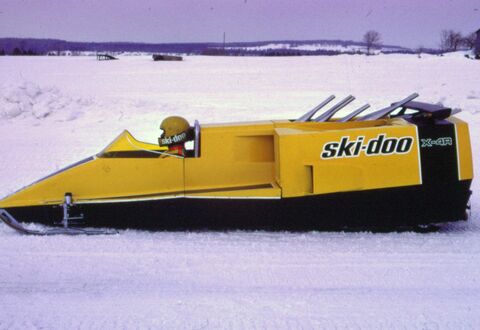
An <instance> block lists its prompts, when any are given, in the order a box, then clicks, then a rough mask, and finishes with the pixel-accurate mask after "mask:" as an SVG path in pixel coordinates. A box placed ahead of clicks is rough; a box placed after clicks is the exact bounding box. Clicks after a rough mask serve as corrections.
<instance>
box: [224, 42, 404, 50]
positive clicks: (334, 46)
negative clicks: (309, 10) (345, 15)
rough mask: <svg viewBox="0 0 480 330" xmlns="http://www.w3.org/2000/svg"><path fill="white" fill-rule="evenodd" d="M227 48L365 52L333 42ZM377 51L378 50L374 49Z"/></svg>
mask: <svg viewBox="0 0 480 330" xmlns="http://www.w3.org/2000/svg"><path fill="white" fill-rule="evenodd" d="M226 48H227V49H232V50H235V49H241V50H245V51H262V50H280V49H285V50H306V51H318V50H329V51H336V52H340V53H356V52H361V53H366V47H365V46H360V45H343V44H339V43H335V42H320V43H319V42H310V43H295V42H293V43H274V42H272V43H266V44H263V45H258V46H247V47H226ZM382 50H384V51H385V52H392V51H396V52H399V51H402V50H405V49H401V48H399V47H393V46H389V47H382ZM376 52H378V50H377V51H376Z"/></svg>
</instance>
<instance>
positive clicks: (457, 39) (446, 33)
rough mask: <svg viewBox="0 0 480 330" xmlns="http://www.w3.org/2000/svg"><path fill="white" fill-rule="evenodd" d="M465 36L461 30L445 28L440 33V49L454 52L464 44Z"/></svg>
mask: <svg viewBox="0 0 480 330" xmlns="http://www.w3.org/2000/svg"><path fill="white" fill-rule="evenodd" d="M462 41H463V37H462V34H461V33H460V32H457V31H453V30H443V31H442V32H441V33H440V49H441V50H442V52H454V51H456V50H457V49H458V47H460V46H461V45H462Z"/></svg>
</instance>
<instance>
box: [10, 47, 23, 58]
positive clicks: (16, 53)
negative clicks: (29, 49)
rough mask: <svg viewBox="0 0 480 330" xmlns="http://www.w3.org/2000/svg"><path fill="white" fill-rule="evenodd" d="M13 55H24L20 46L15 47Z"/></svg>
mask: <svg viewBox="0 0 480 330" xmlns="http://www.w3.org/2000/svg"><path fill="white" fill-rule="evenodd" d="M12 55H15V56H18V55H22V50H21V49H20V48H18V47H15V48H14V49H13V52H12Z"/></svg>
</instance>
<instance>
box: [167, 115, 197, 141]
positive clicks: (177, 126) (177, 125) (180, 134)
mask: <svg viewBox="0 0 480 330" xmlns="http://www.w3.org/2000/svg"><path fill="white" fill-rule="evenodd" d="M189 128H190V125H189V124H188V121H187V120H186V119H185V118H183V117H179V116H171V117H167V118H165V119H164V120H163V121H162V123H161V124H160V129H161V130H163V134H162V136H161V138H160V139H159V140H160V145H170V144H176V143H181V142H184V141H186V140H187V138H188V136H187V135H188V130H189Z"/></svg>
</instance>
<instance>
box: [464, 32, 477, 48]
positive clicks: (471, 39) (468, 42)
mask: <svg viewBox="0 0 480 330" xmlns="http://www.w3.org/2000/svg"><path fill="white" fill-rule="evenodd" d="M475 40H477V34H476V33H475V32H472V33H470V34H469V35H468V36H466V37H464V38H463V39H462V45H463V46H464V47H467V48H468V49H473V47H475Z"/></svg>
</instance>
